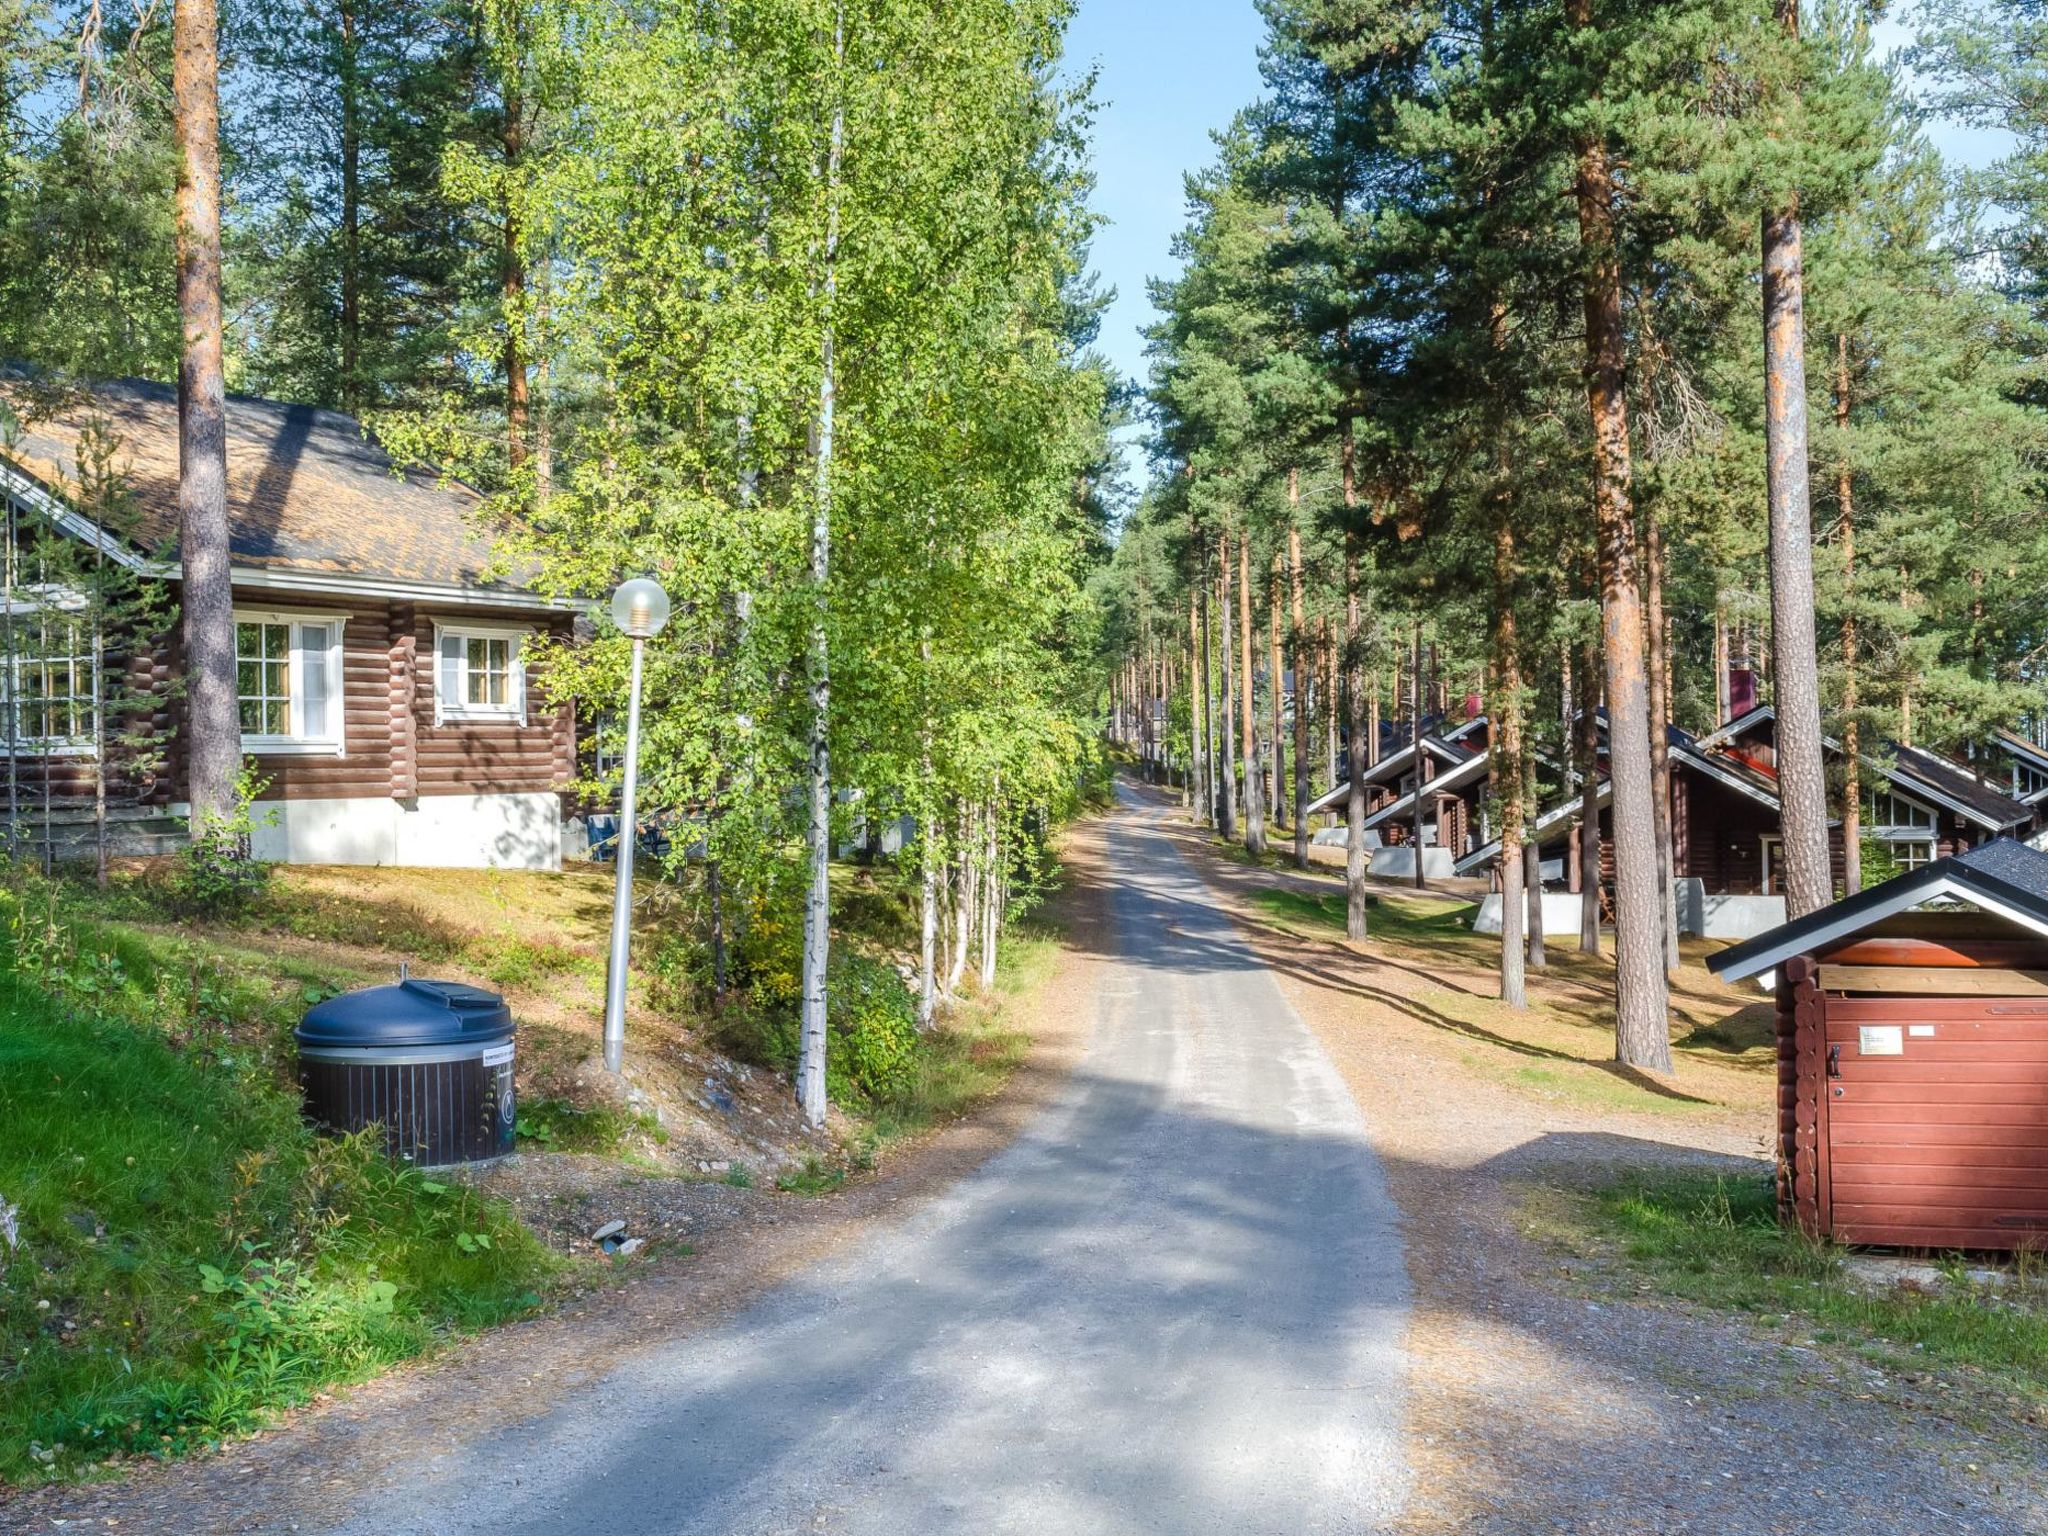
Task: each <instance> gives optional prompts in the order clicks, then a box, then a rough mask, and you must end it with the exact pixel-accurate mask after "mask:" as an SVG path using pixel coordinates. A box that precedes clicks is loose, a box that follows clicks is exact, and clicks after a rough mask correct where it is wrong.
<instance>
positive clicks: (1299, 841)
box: [1287, 474, 1313, 869]
mask: <svg viewBox="0 0 2048 1536" xmlns="http://www.w3.org/2000/svg"><path fill="white" fill-rule="evenodd" d="M1288 488H1289V494H1290V495H1293V496H1299V495H1300V493H1301V486H1300V480H1299V477H1298V476H1295V475H1292V474H1290V475H1289V477H1288ZM1287 579H1288V589H1289V592H1288V595H1289V597H1290V598H1291V600H1292V604H1293V607H1292V614H1291V617H1292V618H1293V620H1294V624H1293V627H1292V629H1291V630H1290V631H1289V634H1290V636H1291V639H1290V641H1289V646H1288V649H1289V650H1290V652H1291V653H1292V655H1293V657H1294V866H1295V868H1297V869H1307V868H1308V863H1309V859H1308V803H1309V800H1310V799H1311V796H1310V794H1309V781H1308V725H1309V721H1308V702H1309V687H1308V680H1309V674H1310V672H1311V671H1313V668H1312V667H1310V665H1309V658H1308V645H1307V629H1306V626H1305V625H1304V624H1303V623H1302V609H1301V531H1300V530H1299V529H1297V528H1293V527H1289V528H1288V530H1287Z"/></svg>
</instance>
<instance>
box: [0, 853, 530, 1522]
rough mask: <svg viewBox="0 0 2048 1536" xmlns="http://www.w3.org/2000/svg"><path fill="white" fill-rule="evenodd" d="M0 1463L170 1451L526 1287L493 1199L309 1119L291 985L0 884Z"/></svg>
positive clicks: (515, 1239) (35, 1468)
mask: <svg viewBox="0 0 2048 1536" xmlns="http://www.w3.org/2000/svg"><path fill="white" fill-rule="evenodd" d="M0 910H4V913H5V915H6V918H7V922H6V924H5V927H4V947H0V1200H5V1201H6V1202H8V1203H9V1204H11V1205H12V1206H14V1207H15V1208H16V1209H17V1210H18V1213H19V1214H18V1218H17V1223H18V1227H19V1240H18V1244H17V1245H16V1246H15V1247H13V1248H12V1249H11V1250H10V1249H8V1248H7V1247H6V1246H5V1244H4V1242H0V1479H4V1480H9V1481H17V1482H19V1481H27V1480H34V1479H37V1478H43V1477H49V1476H62V1475H67V1474H71V1473H75V1472H78V1471H80V1470H83V1469H86V1468H89V1467H90V1466H92V1465H94V1464H97V1463H100V1462H104V1461H106V1460H108V1459H110V1458H114V1457H119V1456H128V1455H136V1454H169V1453H176V1452H179V1451H182V1450H185V1449H187V1448H189V1447H191V1446H193V1445H195V1444H198V1443H202V1442H206V1441H211V1440H215V1439H218V1438H220V1437H221V1436H224V1435H228V1434H233V1433H236V1432H238V1431H241V1430H245V1429H248V1428H250V1427H252V1426H254V1425H256V1424H259V1423H261V1422H262V1421H263V1420H264V1419H265V1418H266V1417H267V1416H268V1415H270V1414H271V1413H273V1412H274V1411H275V1410H277V1409H279V1408H281V1407H284V1406H288V1405H290V1404H292V1403H295V1402H298V1401H301V1400H303V1399H304V1398H305V1397H306V1396H307V1395H308V1394H310V1393H311V1392H313V1391H315V1390H317V1389H319V1388H320V1387H322V1386H325V1385H328V1384H331V1383H334V1382H337V1381H344V1380H349V1379H353V1378H357V1377H360V1376H363V1375H366V1374H369V1373H370V1372H372V1371H374V1370H376V1369H378V1368H380V1367H382V1366H384V1365H387V1364H389V1363H391V1362H393V1361H396V1360H399V1359H402V1358H404V1357H406V1356H408V1355H412V1354H416V1353H418V1352H419V1351H421V1350H422V1349H425V1348H427V1347H429V1346H430V1345H432V1344H433V1342H434V1341H435V1340H436V1339H437V1338H439V1337H441V1336H443V1335H444V1334H445V1333H447V1332H448V1331H449V1330H452V1329H459V1328H465V1327H474V1326H480V1325H482V1324H485V1323H489V1322H493V1321H496V1320H498V1319H500V1318H503V1317H506V1316H508V1315H511V1314H513V1313H516V1312H518V1311H520V1310H521V1309H523V1308H526V1307H528V1306H531V1305H532V1304H533V1303H534V1302H535V1301H536V1300H537V1299H538V1293H539V1292H540V1290H541V1289H542V1288H544V1287H545V1285H546V1284H547V1283H548V1280H549V1277H550V1275H551V1274H552V1272H553V1269H554V1261H553V1260H551V1259H550V1258H549V1257H548V1255H547V1254H546V1253H545V1251H544V1250H543V1249H542V1248H541V1247H540V1245H539V1243H538V1242H537V1241H536V1240H535V1239H534V1238H533V1237H532V1236H531V1234H529V1233H527V1232H526V1231H525V1229H524V1228H522V1227H520V1226H519V1225H518V1223H517V1222H516V1221H515V1220H514V1219H513V1218H512V1216H511V1215H510V1213H509V1211H508V1210H507V1209H506V1208H505V1207H503V1206H502V1205H500V1204H498V1203H496V1202H492V1201H489V1200H486V1199H484V1198H483V1197H481V1196H479V1195H477V1194H475V1193H473V1192H470V1191H467V1190H464V1189H461V1188H458V1187H456V1186H454V1185H451V1184H445V1183H441V1182H438V1181H435V1180H433V1179H431V1178H427V1177H423V1176H422V1175H420V1174H419V1173H417V1172H413V1171H409V1170H405V1169H400V1168H394V1167H393V1166H391V1165H390V1164H388V1163H387V1162H386V1161H385V1160H384V1159H383V1157H382V1156H381V1155H380V1154H379V1153H378V1152H377V1151H376V1150H375V1149H374V1148H373V1147H372V1146H371V1145H370V1143H369V1140H368V1138H357V1139H353V1140H348V1141H324V1140H322V1139H320V1138H317V1137H315V1136H314V1135H313V1134H312V1133H311V1132H310V1131H309V1130H308V1129H307V1128H306V1126H305V1125H304V1124H303V1123H302V1121H301V1119H300V1117H299V1114H298V1108H297V1097H296V1093H295V1092H294V1091H293V1089H292V1088H291V1086H290V1084H289V1082H288V1080H287V1079H286V1077H285V1075H284V1068H285V1059H284V1055H283V1051H282V1048H281V1046H282V1041H283V1039H284V1037H285V1032H286V1030H287V1028H288V1025H289V1022H290V1020H291V1018H292V1017H294V1016H295V1015H296V1013H297V1012H298V1010H299V1009H300V1008H302V1007H303V1006H304V1003H305V1001H306V996H305V992H304V989H303V987H302V986H301V985H300V984H298V983H280V982H279V981H277V980H276V979H275V978H265V977H262V976H257V975H251V974H247V973H244V972H239V971H235V970H232V969H229V968H227V967H225V966H223V965H222V964H220V963H219V962H218V961H217V960H216V959H214V958H212V957H209V956H207V955H206V954H205V953H204V952H203V951H202V950H199V949H198V948H197V947H196V946H193V945H191V944H190V943H189V942H186V941H179V940H176V939H172V938H169V937H159V936H156V935H153V934H150V933H147V932H142V931H137V930H133V929H125V928H122V927H120V926H118V925H102V924H99V923H96V922H94V921H93V920H92V919H91V918H90V917H89V916H87V915H86V914H84V913H82V912H80V911H77V910H75V909H73V908H71V907H69V906H67V899H66V898H65V897H63V896H62V895H61V894H60V893H59V892H58V891H57V890H56V889H54V888H52V887H48V886H45V885H42V884H40V883H36V884H29V885H23V886H17V887H13V888H8V889H0Z"/></svg>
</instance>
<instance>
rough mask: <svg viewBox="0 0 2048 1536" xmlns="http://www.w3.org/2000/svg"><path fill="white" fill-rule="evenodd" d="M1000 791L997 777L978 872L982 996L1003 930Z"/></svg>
mask: <svg viewBox="0 0 2048 1536" xmlns="http://www.w3.org/2000/svg"><path fill="white" fill-rule="evenodd" d="M1002 790H1003V781H1002V776H1001V775H1000V774H998V775H997V776H996V778H995V781H994V784H993V786H992V791H991V796H990V799H989V805H988V839H987V842H986V844H985V845H984V846H985V852H986V855H987V859H988V867H987V868H986V869H985V870H983V871H982V877H981V879H982V915H981V990H982V992H983V994H984V995H986V994H987V993H990V992H993V991H994V990H995V985H996V945H997V944H998V943H999V942H1001V938H1002V928H1003V887H1004V879H1003V858H1002V848H1003V844H1002V826H1003V814H1002Z"/></svg>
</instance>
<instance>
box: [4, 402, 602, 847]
mask: <svg viewBox="0 0 2048 1536" xmlns="http://www.w3.org/2000/svg"><path fill="white" fill-rule="evenodd" d="M12 384H13V386H14V387H12V388H4V387H0V394H6V395H8V396H9V397H10V398H13V399H16V400H17V401H19V402H21V403H20V404H19V406H18V409H17V415H18V416H19V417H20V418H21V419H22V421H23V423H24V426H23V429H22V430H20V431H19V432H17V433H15V434H14V435H13V441H12V442H11V443H10V444H8V445H7V446H6V447H5V448H4V449H0V504H4V510H5V512H6V516H7V528H8V535H9V537H8V539H7V543H6V549H7V555H8V560H9V565H8V568H7V571H6V584H7V589H8V597H7V611H8V613H9V615H10V620H11V622H10V623H9V625H8V626H7V627H8V629H9V630H11V631H12V633H11V635H10V636H8V640H9V644H8V646H7V647H6V653H5V660H4V662H0V760H4V761H5V762H6V764H7V776H8V785H9V789H8V794H9V795H10V797H11V798H12V800H13V802H14V807H15V810H16V812H17V815H18V816H19V815H20V814H23V813H25V814H28V815H31V816H39V817H42V818H44V819H45V820H48V821H54V822H57V823H61V824H62V825H64V826H65V827H67V828H68V829H69V833H70V838H71V840H72V841H74V842H75V841H76V839H77V837H78V830H77V829H78V827H79V825H80V823H81V820H82V818H83V817H84V815H85V814H86V813H85V812H83V811H82V809H81V807H89V806H90V805H91V804H92V801H93V797H94V794H95V788H96V783H97V780H98V778H99V777H100V775H101V773H102V771H103V772H104V776H105V780H106V793H107V798H108V801H109V805H110V807H111V810H110V812H109V817H110V820H112V821H114V822H116V823H118V825H119V826H120V828H121V829H122V836H121V840H120V846H121V847H122V848H123V849H124V851H137V852H140V851H157V850H160V849H161V848H162V847H164V846H167V845H168V843H169V842H170V841H171V840H172V839H174V837H175V830H176V827H177V825H178V819H179V818H181V817H182V816H183V815H184V814H185V813H186V812H187V810H188V807H187V805H186V803H185V796H184V787H183V783H184V781H183V772H184V750H183V740H182V732H183V729H184V720H183V705H182V699H181V695H182V692H183V690H182V688H181V687H179V686H178V684H177V682H176V680H177V679H178V678H179V676H180V658H179V650H180V646H179V640H178V624H177V623H176V613H177V609H176V604H177V594H178V583H179V574H180V569H181V567H180V564H179V551H178V547H177V545H178V538H177V536H178V410H177V392H176V390H175V389H174V388H172V387H170V386H167V385H161V384H153V383H147V382H142V381H135V380H126V381H117V382H113V383H108V384H104V385H97V386H94V388H93V389H92V391H91V393H90V394H89V395H88V396H86V397H85V398H84V399H83V400H80V399H77V398H72V399H71V400H69V401H68V402H67V403H65V404H63V405H60V406H57V407H54V408H50V407H46V408H45V409H44V411H43V413H42V414H37V413H36V412H35V408H34V406H33V405H32V404H30V403H28V402H26V400H25V398H24V397H25V392H24V390H23V388H22V386H21V381H19V380H15V381H12ZM89 423H91V424H95V425H94V426H93V428H92V430H94V431H96V432H97V434H99V435H100V436H102V437H103V438H104V439H105V440H107V441H110V442H111V444H112V445H113V454H112V462H113V465H114V467H115V469H116V470H117V472H118V484H119V485H120V487H121V500H122V502H123V503H124V506H123V509H122V515H121V517H120V519H119V522H120V526H118V527H117V526H113V525H114V523H115V518H114V517H113V516H111V515H105V514H103V515H102V516H101V518H100V520H99V521H95V519H94V517H93V516H89V515H88V510H89V507H88V505H87V503H86V500H85V499H84V498H82V497H81V496H80V494H79V487H80V484H81V466H80V463H79V457H80V449H81V438H82V437H84V436H85V435H86V434H87V432H88V430H89ZM227 461H228V518H229V524H230V546H231V571H232V577H233V582H234V604H235V634H236V658H237V668H236V671H237V683H238V689H239V701H240V714H241V731H242V743H241V744H242V750H243V752H244V754H245V755H246V757H247V758H248V760H249V761H250V762H252V763H253V765H254V768H255V772H256V774H257V776H258V778H259V779H260V781H261V782H262V785H263V788H262V790H261V791H260V797H259V799H258V801H257V806H256V810H257V821H258V825H257V827H256V829H255V832H254V836H253V844H254V851H255V853H256V855H257V857H259V858H262V859H266V860H277V861H289V862H294V863H334V864H396V865H433V866H476V867H483V866H496V867H513V868H525V869H554V868H558V867H559V866H560V863H561V858H562V828H563V795H564V792H565V790H566V789H567V787H568V785H569V783H570V781H571V780H572V779H573V778H574V777H575V775H576V721H575V713H574V710H573V707H572V705H571V703H570V701H568V700H566V699H555V698H551V697H549V695H548V694H547V692H546V690H545V688H544V687H543V686H542V684H541V681H540V679H538V678H537V677H531V676H529V673H528V660H529V656H530V654H531V652H532V650H533V648H534V647H535V645H536V643H537V642H539V641H541V640H543V639H551V640H557V641H559V640H566V639H567V638H568V637H569V636H570V635H571V633H572V625H573V624H574V622H575V618H576V614H577V612H578V609H579V606H580V605H578V604H576V603H574V602H571V601H567V600H564V599H560V598H555V597H550V596H546V595H543V594H542V593H540V592H538V591H536V590H534V589H533V587H532V585H531V576H530V573H525V572H522V571H521V570H520V569H519V568H517V567H516V566H510V565H508V564H507V562H506V561H505V560H504V559H503V558H502V556H501V555H500V554H499V553H498V552H497V551H496V550H494V548H493V544H492V540H491V539H490V537H489V536H488V534H487V533H486V531H485V530H484V528H483V527H482V525H481V523H480V501H481V498H480V497H479V496H478V495H477V493H476V492H475V491H474V490H472V489H470V488H469V487H468V486H466V485H463V484H461V483H459V482H456V481H452V480H449V479H446V478H443V477H437V476H435V475H432V474H430V473H423V472H420V471H417V470H401V469H400V468H398V467H397V466H395V465H394V463H393V461H392V460H391V458H390V457H389V455H387V454H386V453H385V452H384V451H383V450H382V449H381V448H380V447H379V446H378V445H377V444H376V442H375V441H374V440H373V439H371V438H370V437H369V436H368V435H367V434H366V433H365V432H364V431H363V429H362V428H361V426H360V424H359V423H357V422H356V421H355V420H353V419H352V418H350V417H347V416H343V415H340V414H338V413H335V412H332V411H325V410H319V409H315V408H313V407H310V406H300V405H286V404H280V403H278V402H275V401H268V400H259V399H253V398H247V397H242V396H232V395H231V396H229V398H228V402H227ZM103 524H104V526H103ZM52 538H56V539H61V540H70V541H75V543H76V545H77V546H78V547H79V548H80V549H81V550H84V551H87V552H89V555H90V561H100V562H104V563H106V565H108V566H117V567H119V568H120V569H121V570H122V571H124V572H126V573H129V574H131V575H133V576H134V577H135V578H136V580H137V583H138V584H139V585H147V584H152V583H154V584H157V585H158V586H159V587H160V590H161V593H162V598H163V601H162V603H161V605H160V608H161V611H162V613H163V614H164V615H166V617H162V618H160V619H159V620H157V621H156V622H155V623H154V625H152V626H150V627H148V628H146V629H145V630H143V631H140V632H132V633H130V634H129V635H128V636H127V638H126V641H125V643H124V642H123V641H122V640H121V639H98V638H96V637H95V636H93V635H91V634H86V633H82V632H81V630H82V628H83V626H82V625H81V623H80V622H78V621H77V619H76V618H67V617H66V613H67V610H69V611H71V612H73V613H75V612H77V611H78V610H80V609H82V608H83V607H84V606H85V605H84V604H83V603H82V602H81V601H78V600H77V599H76V596H75V594H70V593H67V592H65V591H64V590H61V589H60V588H59V587H53V586H52V584H50V583H48V582H38V580H37V579H36V578H37V576H38V571H37V570H36V569H35V565H36V561H37V557H36V556H34V555H33V554H32V553H31V551H32V550H33V549H35V548H37V547H41V548H43V549H45V550H47V548H48V547H49V544H48V541H49V540H51V539H52ZM43 558H44V559H45V560H46V559H47V556H45V557H43ZM90 561H88V565H89V564H90ZM72 568H73V569H74V570H76V569H77V568H78V567H77V565H76V563H75V562H74V564H73V567H72ZM75 580H76V578H75V577H74V578H73V583H74V584H75ZM67 598H68V599H70V600H69V601H67ZM107 700H121V701H123V702H122V703H121V704H119V705H118V706H115V705H111V704H110V705H109V706H108V707H109V708H110V709H113V708H118V709H119V711H120V713H121V716H122V718H120V719H119V720H102V719H100V718H98V715H99V713H100V712H101V704H102V701H107ZM103 759H104V760H103ZM38 835H40V833H39V834H38ZM51 835H52V839H53V841H55V840H57V835H56V832H55V831H54V829H53V831H52V834H51Z"/></svg>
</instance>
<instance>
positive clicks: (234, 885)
mask: <svg viewBox="0 0 2048 1536" xmlns="http://www.w3.org/2000/svg"><path fill="white" fill-rule="evenodd" d="M268 785H269V780H267V779H265V778H264V777H263V776H262V775H261V774H259V773H258V772H257V771H256V765H255V764H254V763H253V762H244V763H243V765H242V770H241V772H240V773H239V774H237V775H236V776H235V784H234V798H233V800H232V801H231V802H230V804H229V808H228V812H227V814H226V815H224V816H219V817H216V818H214V819H213V820H212V821H210V822H209V823H208V824H207V825H206V826H204V827H201V828H196V829H194V832H193V836H192V838H191V840H190V841H189V842H188V843H187V844H186V845H185V846H184V847H183V848H181V849H180V850H179V851H178V875H177V880H176V890H177V893H178V895H179V897H180V898H181V899H182V900H183V901H184V902H185V904H186V905H187V906H188V907H190V908H191V910H193V911H195V912H199V913H203V914H206V915H209V916H216V917H232V916H235V915H237V914H239V913H243V912H246V911H248V909H249V908H250V907H251V906H252V905H253V904H254V903H255V901H256V899H257V898H258V897H259V896H261V895H262V894H263V891H264V889H265V887H266V886H268V884H269V883H270V866H269V865H268V864H266V863H263V862H262V861H261V860H259V859H257V858H255V857H254V856H253V854H252V852H251V840H252V838H253V837H254V836H255V832H256V829H257V828H258V827H259V826H268V825H270V824H271V823H272V822H273V821H275V820H276V818H277V812H276V811H274V810H273V811H266V812H264V813H262V814H261V815H260V816H259V815H258V814H257V811H256V808H255V807H256V801H257V799H258V797H259V796H261V795H262V793H263V791H264V790H265V789H266V788H267V787H268Z"/></svg>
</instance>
